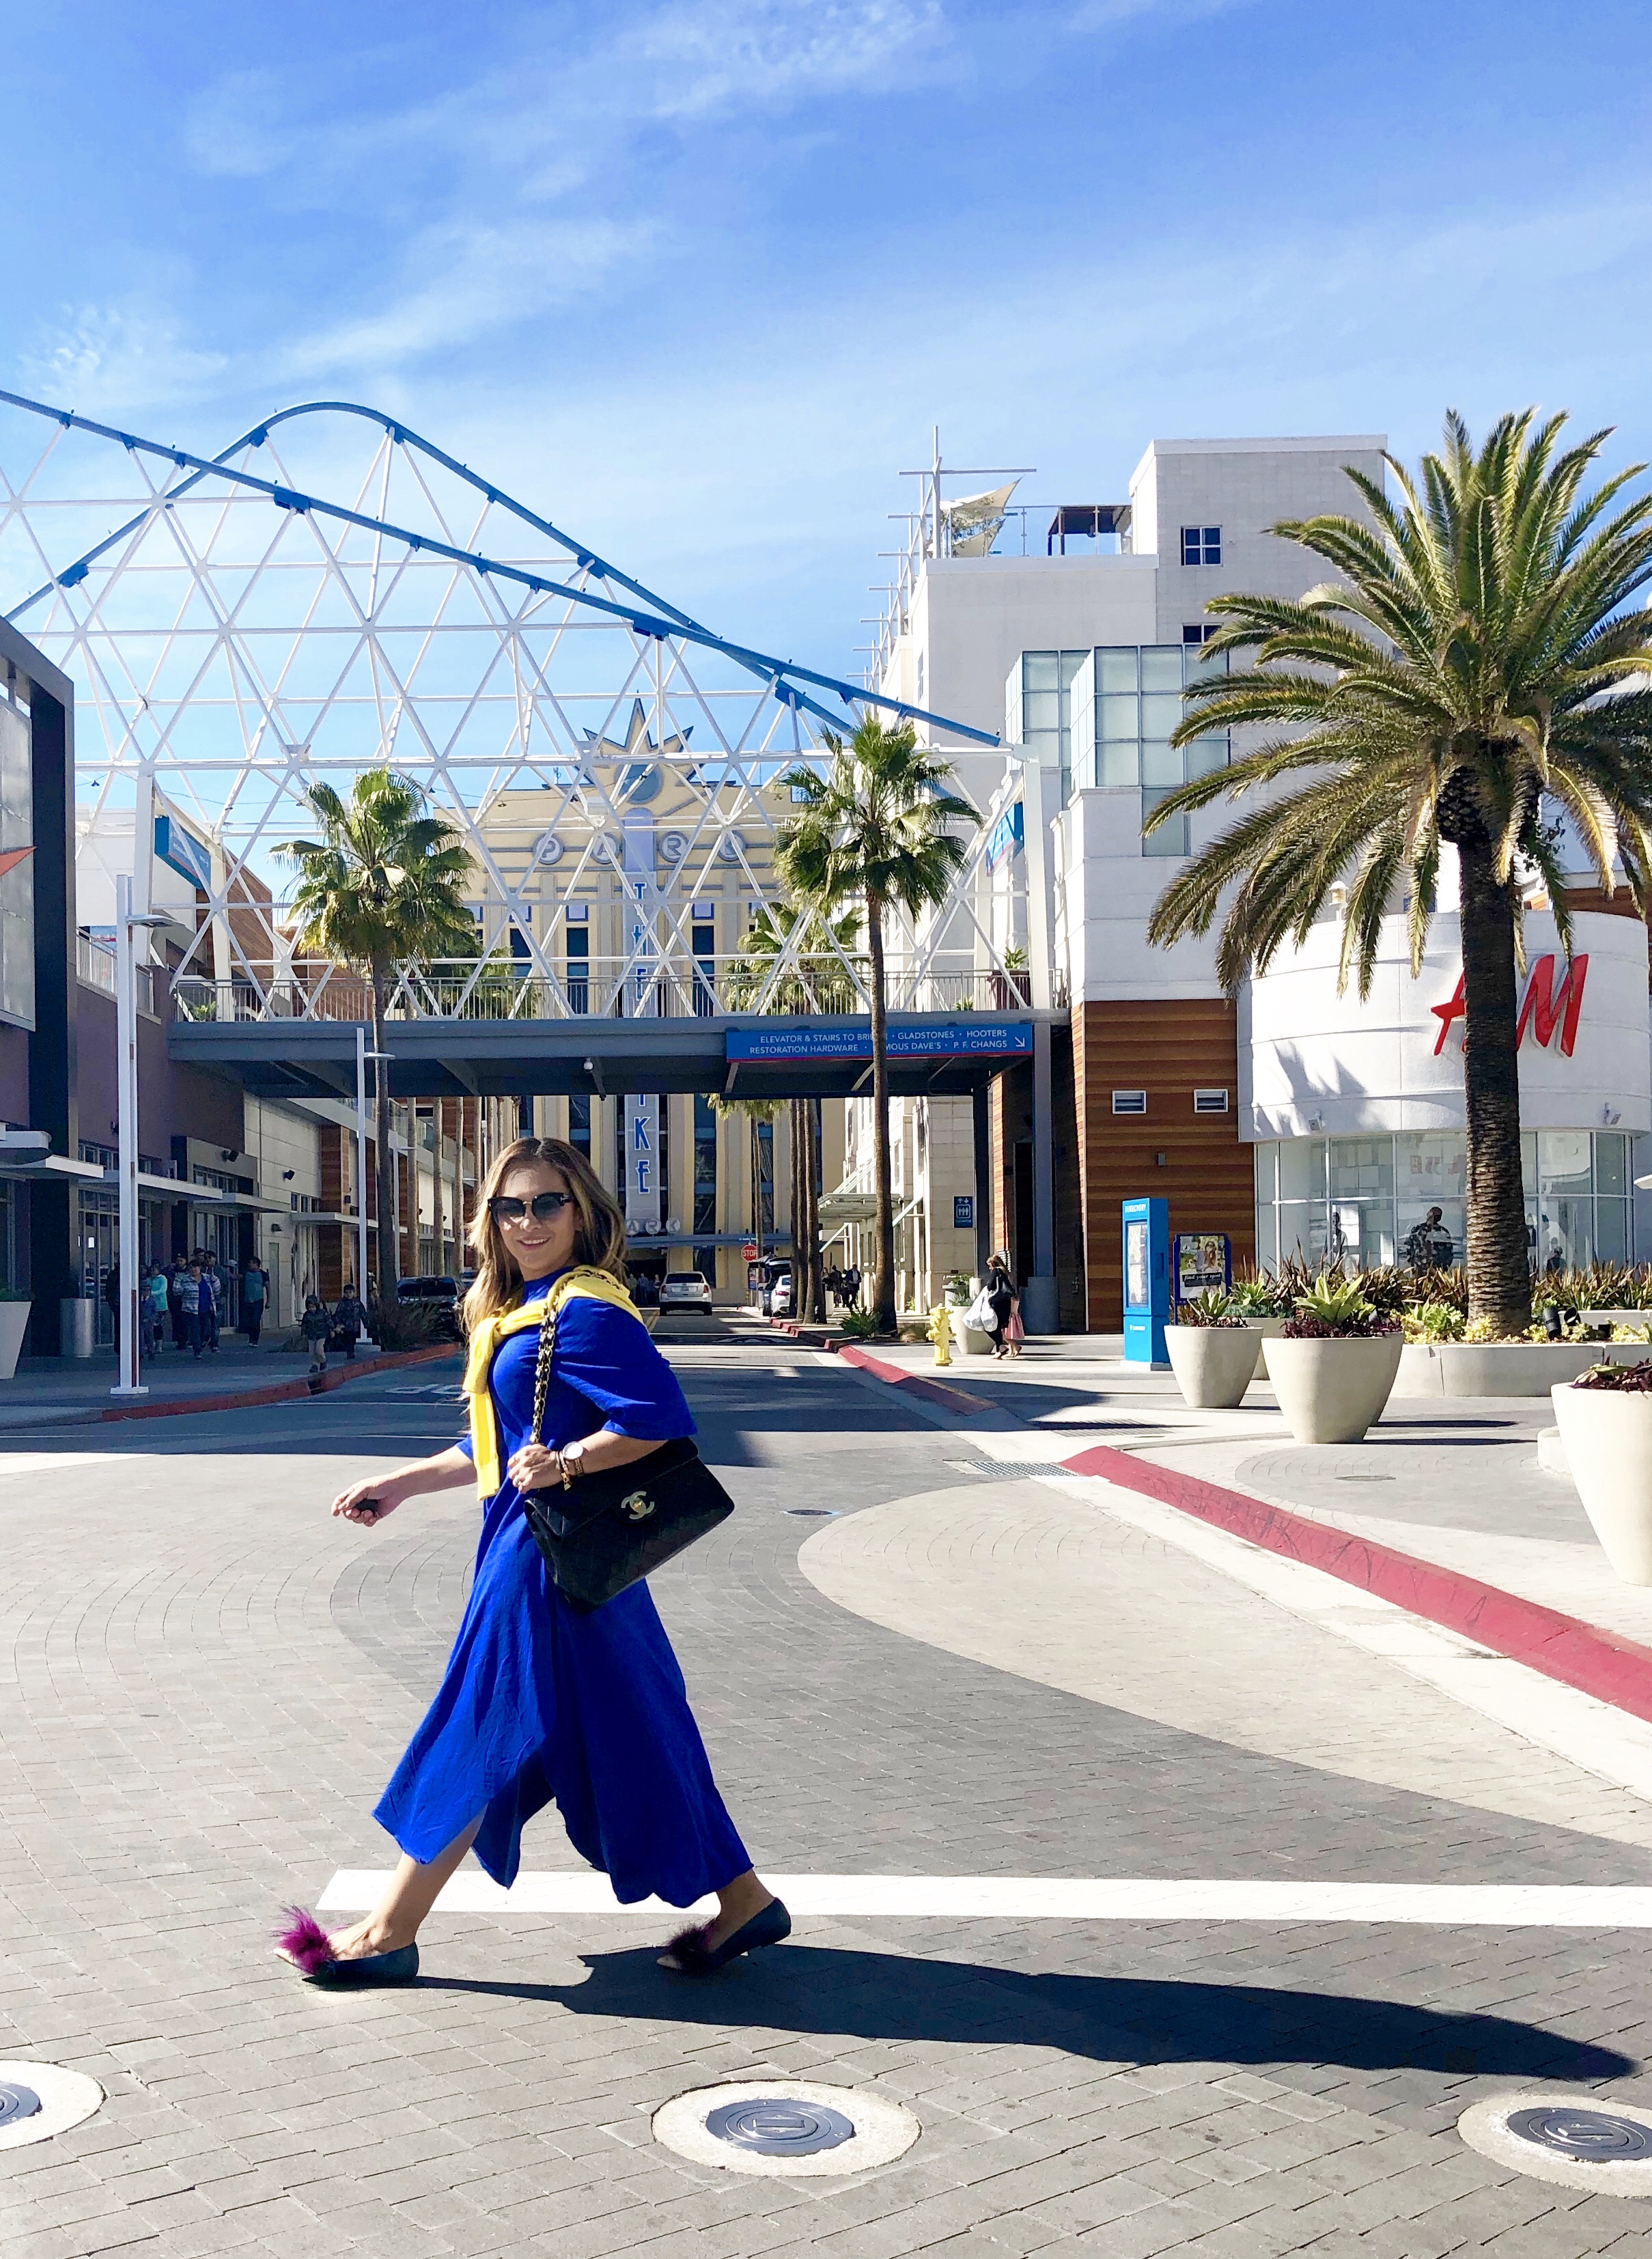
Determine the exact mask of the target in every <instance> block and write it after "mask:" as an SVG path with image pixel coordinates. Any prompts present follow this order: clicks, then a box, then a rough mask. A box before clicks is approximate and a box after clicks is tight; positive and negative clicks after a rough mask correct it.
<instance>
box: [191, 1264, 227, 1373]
mask: <svg viewBox="0 0 1652 2259" xmlns="http://www.w3.org/2000/svg"><path fill="white" fill-rule="evenodd" d="M196 1270H197V1272H198V1273H199V1275H200V1280H201V1293H200V1313H201V1345H202V1347H203V1349H207V1350H210V1351H211V1352H212V1355H213V1356H214V1357H216V1356H217V1353H218V1323H219V1318H220V1315H221V1313H222V1311H223V1308H224V1297H225V1292H226V1289H225V1287H224V1284H223V1283H222V1282H223V1279H224V1273H223V1272H222V1271H221V1270H220V1269H219V1268H218V1266H217V1264H216V1263H215V1262H214V1261H213V1260H212V1258H211V1257H210V1255H204V1254H203V1256H202V1257H201V1258H200V1259H199V1261H198V1263H197V1264H196Z"/></svg>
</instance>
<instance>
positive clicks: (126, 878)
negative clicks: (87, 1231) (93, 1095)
mask: <svg viewBox="0 0 1652 2259" xmlns="http://www.w3.org/2000/svg"><path fill="white" fill-rule="evenodd" d="M166 923H167V921H166V919H165V918H164V917H162V916H158V915H149V914H146V913H136V912H134V911H133V909H132V877H131V874H130V873H128V872H125V871H122V872H120V873H118V874H117V877H116V880H115V1035H116V1046H117V1051H119V1054H120V1056H119V1058H118V1060H117V1069H118V1083H117V1093H116V1101H115V1110H116V1114H117V1127H118V1135H119V1152H120V1256H119V1262H120V1301H119V1303H118V1305H117V1309H116V1313H115V1319H116V1323H117V1326H118V1327H119V1329H120V1339H119V1342H118V1343H117V1357H118V1358H119V1365H120V1378H119V1379H117V1381H116V1383H115V1386H113V1387H112V1388H111V1389H110V1392H109V1393H110V1395H111V1396H123V1397H125V1396H147V1395H148V1393H149V1391H148V1390H147V1389H146V1387H144V1386H143V1385H142V1384H141V1382H140V1381H139V1350H138V1339H139V1336H138V1292H139V1279H138V959H137V951H136V949H135V947H134V945H133V936H134V934H135V933H136V931H137V930H138V928H139V927H140V926H143V927H150V926H158V925H165V924H166Z"/></svg>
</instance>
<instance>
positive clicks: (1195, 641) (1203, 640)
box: [1182, 621, 1216, 651]
mask: <svg viewBox="0 0 1652 2259" xmlns="http://www.w3.org/2000/svg"><path fill="white" fill-rule="evenodd" d="M1215 632H1216V627H1215V623H1214V621H1207V622H1204V623H1201V624H1199V625H1197V626H1193V627H1185V628H1183V630H1182V641H1183V643H1184V644H1191V645H1193V649H1194V650H1195V651H1197V650H1198V648H1199V646H1200V645H1201V644H1207V643H1208V642H1209V641H1210V638H1212V636H1214V634H1215Z"/></svg>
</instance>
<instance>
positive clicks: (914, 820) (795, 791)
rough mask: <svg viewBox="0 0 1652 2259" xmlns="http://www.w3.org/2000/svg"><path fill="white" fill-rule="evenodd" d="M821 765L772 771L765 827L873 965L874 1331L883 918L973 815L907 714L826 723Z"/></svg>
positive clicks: (952, 861)
mask: <svg viewBox="0 0 1652 2259" xmlns="http://www.w3.org/2000/svg"><path fill="white" fill-rule="evenodd" d="M825 743H826V748H827V751H828V752H829V753H830V756H831V766H830V768H829V769H828V771H827V773H826V774H825V775H824V776H821V775H819V774H817V773H816V772H815V770H814V769H812V768H794V769H793V770H792V771H791V772H790V773H788V774H787V776H785V777H783V778H782V779H781V780H780V781H781V784H782V785H783V786H788V787H790V789H791V792H792V795H793V797H794V799H797V800H801V801H802V802H803V803H804V806H803V809H802V812H801V815H799V816H794V817H793V818H792V819H791V820H790V821H789V822H788V823H782V824H781V825H780V830H779V831H778V832H777V834H776V836H775V852H774V860H775V867H776V869H777V870H778V871H779V873H780V880H781V883H782V884H783V885H784V886H785V887H786V888H787V892H788V893H789V894H792V895H793V896H794V899H795V900H796V901H799V902H801V903H802V904H804V905H806V906H807V907H809V908H812V909H817V910H820V911H822V912H823V913H825V914H827V915H830V913H831V912H832V911H833V910H835V909H839V908H840V907H841V906H842V905H843V904H844V903H845V902H856V903H858V904H859V905H860V906H861V907H862V908H863V909H865V917H866V950H867V954H868V956H869V958H870V959H871V970H872V1141H873V1151H874V1156H875V1165H876V1191H877V1201H878V1214H877V1238H878V1260H877V1268H876V1271H875V1273H874V1276H873V1284H872V1307H873V1310H874V1312H875V1314H876V1316H877V1321H878V1329H879V1332H880V1333H886V1334H892V1333H894V1330H895V1325H896V1314H895V1299H894V1278H895V1272H894V1197H893V1194H892V1191H891V1185H890V1168H889V1058H888V1044H887V1027H886V1019H887V985H886V982H885V977H884V958H883V944H884V919H885V917H886V916H887V914H888V912H889V911H890V910H891V909H895V908H900V909H904V910H905V911H906V912H907V913H908V916H912V917H916V916H919V915H920V914H921V913H922V911H924V910H926V909H938V908H939V907H940V905H941V904H942V902H943V901H945V899H946V894H947V890H948V888H949V887H950V886H951V883H952V880H954V879H955V878H956V877H957V875H958V873H959V871H961V870H962V869H963V867H964V863H965V852H964V849H963V847H962V846H961V845H960V844H959V843H958V841H957V840H956V839H954V838H953V837H951V835H950V833H949V832H948V831H947V830H945V829H944V827H945V826H946V825H947V824H949V823H977V824H978V823H979V822H980V817H979V816H978V815H977V814H976V812H975V810H974V809H972V807H971V806H970V804H969V802H967V801H965V800H959V799H958V798H957V797H956V796H955V795H952V794H951V793H949V792H948V791H947V790H946V789H945V786H946V780H947V779H948V778H949V777H950V776H951V773H952V771H951V764H950V763H949V762H946V761H943V760H942V759H939V758H938V757H937V756H936V754H935V753H933V752H930V751H929V749H928V748H927V747H925V746H921V745H919V744H918V742H917V738H916V734H915V731H914V730H913V728H912V725H911V723H908V722H903V723H901V725H900V726H899V728H897V729H894V730H889V729H886V728H885V727H884V724H883V723H882V722H881V721H879V718H878V716H876V715H875V714H869V715H868V716H866V718H865V721H864V722H862V723H861V724H860V726H859V728H858V730H856V731H855V734H854V736H853V737H852V738H851V739H850V740H849V742H848V744H847V745H845V744H844V740H843V739H842V738H839V737H837V736H835V735H834V734H833V733H832V732H831V731H830V730H827V731H826V733H825Z"/></svg>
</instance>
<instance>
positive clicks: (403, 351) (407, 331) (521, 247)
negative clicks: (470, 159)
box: [282, 219, 648, 376]
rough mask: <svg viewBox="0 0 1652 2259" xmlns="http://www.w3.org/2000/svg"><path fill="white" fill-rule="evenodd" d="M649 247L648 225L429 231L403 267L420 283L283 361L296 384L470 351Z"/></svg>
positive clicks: (317, 335)
mask: <svg viewBox="0 0 1652 2259" xmlns="http://www.w3.org/2000/svg"><path fill="white" fill-rule="evenodd" d="M647 241H648V230H647V229H646V228H644V227H643V226H640V225H634V226H627V225H622V224H618V223H616V222H614V221H611V220H600V219H598V220H557V219H543V220H540V219H536V220H533V221H514V220H513V221H506V222H502V223H501V224H498V225H496V226H493V227H477V226H462V225H459V224H447V225H445V226H442V227H439V228H431V229H427V230H426V231H424V233H422V234H421V235H420V236H418V237H417V239H415V241H414V242H413V244H412V245H411V246H409V250H408V253H407V256H406V259H405V260H404V262H403V264H404V268H405V272H406V274H407V275H408V276H409V277H410V278H414V279H411V280H410V281H409V282H408V283H407V285H406V287H404V288H403V289H402V290H401V292H400V293H399V294H396V293H390V294H388V296H387V303H385V304H384V305H383V306H381V308H380V309H379V310H377V311H374V312H365V313H361V314H359V315H356V316H353V317H351V318H350V319H349V320H347V321H344V322H340V323H336V324H333V325H332V326H331V327H330V328H324V329H320V330H317V331H312V332H311V333H310V335H309V336H307V337H303V338H299V339H298V340H297V341H296V343H295V344H294V345H293V346H292V347H291V348H290V349H289V350H288V352H287V353H285V354H284V355H283V356H282V359H283V360H284V362H285V365H286V367H288V369H290V370H291V371H292V372H293V373H294V374H296V375H303V376H311V375H315V374H320V373H324V372H325V371H327V370H330V369H335V368H341V367H345V368H351V369H361V368H367V369H381V368H385V367H395V366H396V365H397V364H399V363H401V362H403V361H407V360H414V359H417V358H418V357H419V356H421V355H424V354H427V353H436V352H439V351H441V350H442V349H444V348H452V347H455V346H468V345H471V344H474V342H475V341H476V340H477V339H478V338H482V337H485V336H487V335H488V333H490V332H491V331H495V330H499V329H502V328H503V327H505V326H506V325H507V324H515V323H520V322H523V321H527V320H530V319H531V318H533V317H535V316H539V315H544V314H545V313H546V312H547V311H549V310H551V309H552V308H553V307H556V306H559V305H562V304H565V303H566V302H567V301H568V300H570V299H571V298H573V297H575V296H580V295H581V294H582V293H585V292H587V291H589V290H591V289H595V287H596V286H597V285H598V284H599V283H600V282H602V281H604V280H605V279H606V278H607V276H608V275H609V273H610V272H611V270H612V269H613V268H614V267H616V266H618V265H619V264H621V263H622V262H623V261H624V260H630V259H633V258H635V257H636V256H637V254H638V253H639V252H641V251H642V250H643V249H644V247H645V246H646V244H647Z"/></svg>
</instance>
